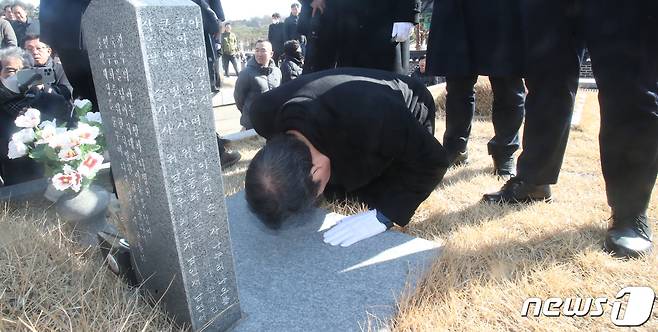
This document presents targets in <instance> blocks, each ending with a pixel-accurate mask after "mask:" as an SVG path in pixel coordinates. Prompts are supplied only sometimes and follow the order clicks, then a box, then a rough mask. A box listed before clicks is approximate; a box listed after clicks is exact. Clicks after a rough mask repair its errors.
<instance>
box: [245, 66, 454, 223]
mask: <svg viewBox="0 0 658 332" xmlns="http://www.w3.org/2000/svg"><path fill="white" fill-rule="evenodd" d="M434 113H435V109H434V101H433V99H432V96H431V94H430V93H429V91H428V90H427V89H426V88H425V86H424V85H423V84H421V83H420V82H417V81H416V80H414V79H412V78H410V77H408V76H403V75H398V74H395V73H391V72H388V71H381V70H373V69H364V68H337V69H330V70H325V71H319V72H315V73H312V74H308V75H302V76H300V77H299V78H297V79H295V80H293V81H290V82H288V83H286V84H284V85H282V86H280V87H279V88H277V89H274V90H272V91H270V92H267V93H264V94H262V95H260V96H259V97H257V98H256V99H255V100H254V102H253V104H252V112H251V120H252V123H253V125H254V128H255V129H256V131H257V132H258V134H260V135H261V136H263V137H265V138H271V137H272V136H273V135H275V134H278V133H283V132H285V131H287V130H291V129H294V130H297V131H299V132H301V133H302V134H303V135H304V136H305V137H306V138H307V139H308V140H309V141H310V142H311V144H313V146H314V147H315V148H317V149H318V151H320V152H321V153H322V154H324V155H326V156H327V157H329V159H330V160H331V178H330V180H329V184H328V185H327V188H326V189H325V192H324V194H325V196H329V197H333V195H335V194H337V195H339V196H344V195H345V194H347V195H349V196H354V197H356V198H358V199H360V200H362V201H363V202H365V203H367V204H368V205H369V206H370V207H371V208H375V209H377V210H378V211H379V212H381V213H383V214H384V215H385V216H386V217H388V218H389V219H391V220H392V221H393V222H395V223H397V224H398V225H401V226H404V225H406V224H407V223H408V222H409V219H410V218H411V216H412V215H413V214H414V211H415V210H416V208H417V207H418V205H419V204H420V203H421V202H423V201H424V200H425V199H426V198H427V196H429V194H430V193H431V192H432V190H434V188H435V187H436V185H437V184H438V183H439V182H440V181H441V179H442V178H443V175H444V174H445V171H446V168H447V166H448V162H447V160H446V153H445V150H444V149H443V146H441V144H440V143H439V142H438V141H437V140H436V138H434V136H433V134H432V132H433V129H434Z"/></svg>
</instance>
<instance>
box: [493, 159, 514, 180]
mask: <svg viewBox="0 0 658 332" xmlns="http://www.w3.org/2000/svg"><path fill="white" fill-rule="evenodd" d="M493 164H494V175H497V176H498V177H499V178H502V179H504V180H509V179H511V178H513V177H514V176H515V175H516V171H515V169H516V166H515V165H514V158H513V157H512V156H509V157H502V158H501V157H493Z"/></svg>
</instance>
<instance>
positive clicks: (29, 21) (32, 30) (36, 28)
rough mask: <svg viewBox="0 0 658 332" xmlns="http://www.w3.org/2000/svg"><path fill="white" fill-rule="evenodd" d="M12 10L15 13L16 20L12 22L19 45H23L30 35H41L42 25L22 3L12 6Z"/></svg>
mask: <svg viewBox="0 0 658 332" xmlns="http://www.w3.org/2000/svg"><path fill="white" fill-rule="evenodd" d="M11 11H12V13H13V14H14V18H15V19H14V21H12V22H11V25H12V27H13V28H14V33H16V40H17V42H18V45H19V46H23V43H24V42H25V37H26V36H28V35H37V36H38V35H40V34H41V27H40V23H39V20H37V19H34V18H32V17H30V16H29V13H28V12H27V10H26V9H25V6H23V5H22V4H20V3H16V4H14V5H12V6H11Z"/></svg>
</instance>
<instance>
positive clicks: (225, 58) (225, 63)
mask: <svg viewBox="0 0 658 332" xmlns="http://www.w3.org/2000/svg"><path fill="white" fill-rule="evenodd" d="M230 57H231V56H230V55H228V54H224V55H222V67H223V68H224V76H226V77H228V61H229V58H230Z"/></svg>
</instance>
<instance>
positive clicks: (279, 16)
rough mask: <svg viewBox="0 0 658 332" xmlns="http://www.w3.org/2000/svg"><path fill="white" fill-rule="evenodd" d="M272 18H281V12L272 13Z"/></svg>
mask: <svg viewBox="0 0 658 332" xmlns="http://www.w3.org/2000/svg"><path fill="white" fill-rule="evenodd" d="M272 18H281V14H279V13H274V14H272Z"/></svg>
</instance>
